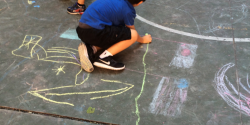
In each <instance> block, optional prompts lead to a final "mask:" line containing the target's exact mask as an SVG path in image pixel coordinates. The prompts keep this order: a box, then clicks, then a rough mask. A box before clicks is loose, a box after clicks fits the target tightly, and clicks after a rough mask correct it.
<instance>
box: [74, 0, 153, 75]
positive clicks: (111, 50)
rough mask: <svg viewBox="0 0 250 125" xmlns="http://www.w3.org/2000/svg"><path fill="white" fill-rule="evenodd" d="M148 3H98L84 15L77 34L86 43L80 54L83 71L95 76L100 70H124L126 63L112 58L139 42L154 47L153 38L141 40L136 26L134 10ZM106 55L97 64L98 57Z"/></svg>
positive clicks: (136, 0)
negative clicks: (97, 53) (97, 70)
mask: <svg viewBox="0 0 250 125" xmlns="http://www.w3.org/2000/svg"><path fill="white" fill-rule="evenodd" d="M144 1H145V0H96V1H95V2H93V3H92V4H91V5H90V6H89V7H88V9H86V11H85V12H84V13H83V15H82V16H81V19H80V21H79V26H78V27H77V29H76V31H77V34H78V37H79V38H80V39H81V40H82V41H83V42H84V43H85V44H83V43H80V45H79V47H78V50H79V56H80V62H81V67H82V68H83V69H84V70H86V71H87V72H92V71H93V70H94V67H93V65H92V64H94V65H95V66H97V67H101V68H106V69H111V70H122V69H124V68H125V65H124V64H123V63H119V62H116V61H115V60H113V59H112V56H114V55H115V54H117V53H119V52H121V51H123V50H124V49H126V48H128V47H129V46H131V45H132V44H133V43H135V42H136V41H137V42H139V43H150V42H151V41H152V38H151V35H145V36H143V37H141V36H140V35H139V34H138V33H137V31H136V30H135V26H134V19H135V17H136V12H135V9H134V7H136V6H138V5H140V4H141V3H143V2H144ZM100 49H105V51H104V52H103V53H102V54H101V55H100V56H99V58H98V59H97V60H96V61H95V60H94V54H95V53H96V52H97V51H98V50H100Z"/></svg>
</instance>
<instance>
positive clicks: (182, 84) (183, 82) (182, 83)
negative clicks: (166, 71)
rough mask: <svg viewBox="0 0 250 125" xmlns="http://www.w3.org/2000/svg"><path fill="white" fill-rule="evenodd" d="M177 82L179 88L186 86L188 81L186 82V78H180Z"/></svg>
mask: <svg viewBox="0 0 250 125" xmlns="http://www.w3.org/2000/svg"><path fill="white" fill-rule="evenodd" d="M178 83H179V84H178V86H177V87H178V88H179V89H184V88H187V87H188V85H189V83H188V81H187V80H186V79H180V80H179V82H178Z"/></svg>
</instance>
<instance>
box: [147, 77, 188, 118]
mask: <svg viewBox="0 0 250 125" xmlns="http://www.w3.org/2000/svg"><path fill="white" fill-rule="evenodd" d="M188 86H189V83H188V81H187V80H186V79H179V80H170V79H169V78H166V77H163V78H162V79H161V81H160V83H159V85H158V87H157V89H156V91H155V93H154V96H153V100H152V102H151V103H150V106H149V111H150V112H151V113H153V114H161V115H164V116H179V115H180V114H181V109H182V107H183V103H184V102H185V101H186V100H187V99H186V98H187V91H188Z"/></svg>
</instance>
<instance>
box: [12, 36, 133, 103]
mask: <svg viewBox="0 0 250 125" xmlns="http://www.w3.org/2000/svg"><path fill="white" fill-rule="evenodd" d="M41 39H42V37H41V36H37V35H26V36H25V38H24V40H23V42H22V44H21V45H20V46H19V47H18V48H17V49H15V50H13V51H12V54H13V55H14V56H19V57H23V58H26V59H37V60H41V61H48V62H53V63H61V64H62V63H63V64H66V63H68V64H74V65H77V66H80V64H78V63H76V62H75V59H76V58H75V56H72V54H76V53H78V50H76V49H73V48H67V47H52V48H49V49H47V50H46V49H45V48H44V47H42V46H41V45H39V42H40V41H41ZM37 49H41V50H43V51H42V52H40V53H37V52H36V50H37ZM27 50H28V53H27ZM23 51H24V52H23ZM34 55H36V56H34ZM58 59H60V60H58ZM61 60H62V61H61ZM63 68H64V66H63V67H60V68H58V69H54V70H56V72H57V75H59V72H64V71H63ZM81 72H82V69H80V71H79V72H78V73H77V74H76V75H75V85H69V86H60V87H54V88H48V89H41V90H36V91H28V93H29V94H31V95H33V96H35V97H39V98H41V99H43V100H45V101H48V102H52V103H57V104H66V105H71V106H74V104H72V103H68V102H60V101H55V100H52V99H49V98H47V97H46V96H47V95H51V96H69V95H79V94H81V95H86V94H96V93H108V94H107V95H103V96H96V97H92V98H90V99H91V100H93V99H101V98H108V97H111V96H116V95H119V94H122V93H124V92H126V91H128V90H129V89H131V88H133V87H134V85H132V84H129V83H123V82H121V81H115V80H104V79H101V81H103V82H106V83H118V84H124V85H125V86H127V87H124V88H120V89H116V90H100V91H90V92H68V93H51V92H49V91H51V90H59V91H60V89H65V88H77V87H78V86H79V85H82V84H83V83H84V82H85V81H87V80H88V78H89V74H88V75H87V78H84V75H83V81H81V82H80V83H77V77H78V75H79V74H80V73H81ZM64 73H65V72H64ZM41 93H45V95H41ZM112 93H113V94H112Z"/></svg>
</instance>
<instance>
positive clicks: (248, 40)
mask: <svg viewBox="0 0 250 125" xmlns="http://www.w3.org/2000/svg"><path fill="white" fill-rule="evenodd" d="M136 18H137V19H138V20H140V21H142V22H145V23H147V24H149V25H151V26H154V27H157V28H159V29H162V30H165V31H168V32H172V33H176V34H180V35H184V36H189V37H193V38H199V39H206V40H216V41H228V42H232V41H233V38H224V37H215V36H204V35H198V34H193V33H188V32H183V31H179V30H175V29H171V28H168V27H165V26H162V25H159V24H156V23H154V22H151V21H149V20H147V19H145V18H143V17H141V16H139V15H136ZM234 40H235V42H250V38H235V39H234Z"/></svg>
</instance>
